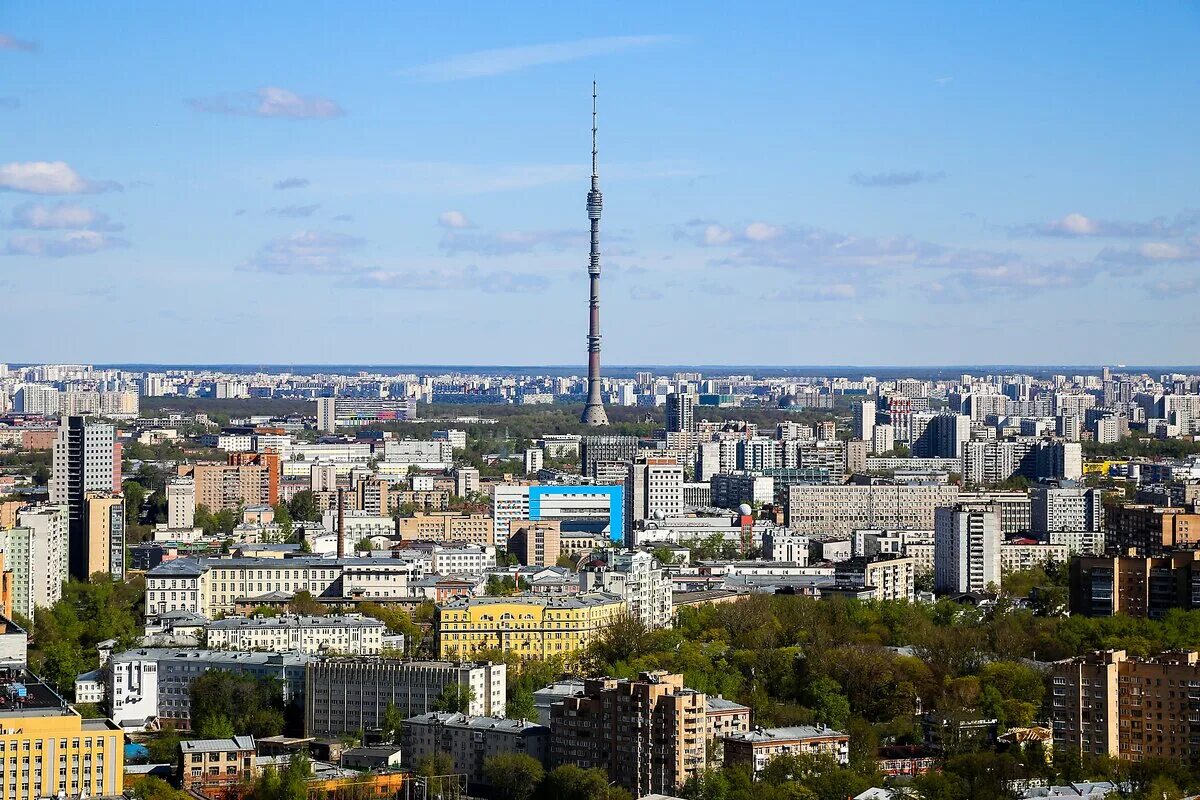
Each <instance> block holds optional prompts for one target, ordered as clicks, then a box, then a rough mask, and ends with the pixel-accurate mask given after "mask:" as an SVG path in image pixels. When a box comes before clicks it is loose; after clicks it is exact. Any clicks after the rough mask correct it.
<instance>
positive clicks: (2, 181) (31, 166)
mask: <svg viewBox="0 0 1200 800" xmlns="http://www.w3.org/2000/svg"><path fill="white" fill-rule="evenodd" d="M120 188H121V186H120V184H117V183H113V182H112V181H90V180H87V179H85V178H82V177H80V175H79V173H77V172H76V171H75V170H74V169H72V168H71V165H70V164H68V163H67V162H65V161H11V162H9V163H7V164H0V191H10V192H24V193H26V194H90V193H94V192H107V191H110V190H120Z"/></svg>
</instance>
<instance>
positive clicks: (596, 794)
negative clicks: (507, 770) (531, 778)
mask: <svg viewBox="0 0 1200 800" xmlns="http://www.w3.org/2000/svg"><path fill="white" fill-rule="evenodd" d="M539 795H540V796H541V797H543V798H546V800H624V798H628V797H629V796H630V795H629V792H627V791H625V790H624V789H622V788H620V787H616V786H610V785H609V782H608V774H607V773H606V772H605V771H604V770H602V769H583V768H581V767H577V766H575V765H574V764H564V765H562V766H560V767H555V768H554V769H552V770H550V772H548V773H546V778H545V780H543V781H542V786H541V791H540V792H539Z"/></svg>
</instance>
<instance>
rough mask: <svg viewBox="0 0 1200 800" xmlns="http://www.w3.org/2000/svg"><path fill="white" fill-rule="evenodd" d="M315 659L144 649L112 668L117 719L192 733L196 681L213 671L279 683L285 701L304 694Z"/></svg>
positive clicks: (110, 688) (111, 697) (130, 726)
mask: <svg viewBox="0 0 1200 800" xmlns="http://www.w3.org/2000/svg"><path fill="white" fill-rule="evenodd" d="M310 660H312V656H306V655H302V654H299V653H239V652H223V651H220V650H199V649H183V648H166V647H143V648H139V649H137V650H127V651H125V652H124V653H117V654H115V655H113V657H112V658H111V659H109V662H108V664H107V665H106V677H107V686H106V690H107V694H108V702H109V709H110V713H111V715H112V718H113V719H114V720H115V721H116V722H117V724H118V725H120V726H121V728H123V729H125V730H127V731H140V730H145V729H146V726H147V725H150V724H154V723H158V724H162V725H168V724H169V725H172V726H173V727H174V728H175V729H176V730H181V731H187V730H191V726H192V723H191V708H192V703H191V697H190V695H189V690H190V689H191V685H192V681H194V680H195V679H196V678H198V677H200V676H201V675H203V674H204V673H205V672H207V671H208V670H210V669H220V670H225V671H227V672H237V673H241V674H246V675H252V676H254V677H258V678H271V679H274V680H278V681H279V682H280V686H281V687H282V689H283V699H284V702H286V703H290V702H292V701H293V700H295V699H298V698H299V697H301V696H302V695H303V693H304V666H305V664H307V663H308V662H309V661H310Z"/></svg>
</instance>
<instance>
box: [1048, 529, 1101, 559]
mask: <svg viewBox="0 0 1200 800" xmlns="http://www.w3.org/2000/svg"><path fill="white" fill-rule="evenodd" d="M1046 538H1047V540H1048V541H1049V542H1050V544H1057V545H1062V546H1063V547H1065V548H1067V553H1069V554H1070V555H1074V556H1100V555H1104V531H1102V530H1097V531H1050V532H1049V533H1047V534H1046Z"/></svg>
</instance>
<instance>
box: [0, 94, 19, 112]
mask: <svg viewBox="0 0 1200 800" xmlns="http://www.w3.org/2000/svg"><path fill="white" fill-rule="evenodd" d="M20 107H21V101H20V100H19V99H18V98H16V97H0V109H3V110H4V111H12V110H13V109H16V108H20Z"/></svg>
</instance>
